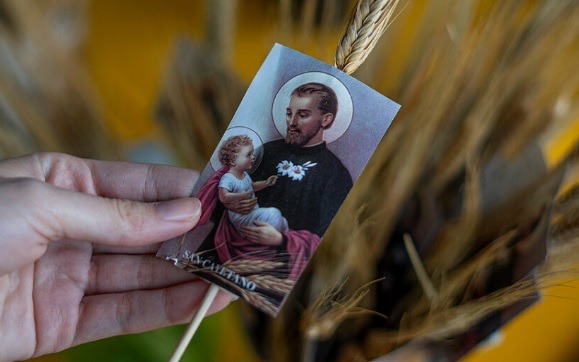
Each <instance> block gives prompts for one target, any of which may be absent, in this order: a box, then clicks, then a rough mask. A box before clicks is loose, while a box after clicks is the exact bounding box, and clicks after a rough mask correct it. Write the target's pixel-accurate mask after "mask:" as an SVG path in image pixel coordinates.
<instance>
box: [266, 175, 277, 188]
mask: <svg viewBox="0 0 579 362" xmlns="http://www.w3.org/2000/svg"><path fill="white" fill-rule="evenodd" d="M276 182H277V176H275V175H273V176H269V177H268V178H267V180H265V186H267V187H269V186H273V185H275V184H276Z"/></svg>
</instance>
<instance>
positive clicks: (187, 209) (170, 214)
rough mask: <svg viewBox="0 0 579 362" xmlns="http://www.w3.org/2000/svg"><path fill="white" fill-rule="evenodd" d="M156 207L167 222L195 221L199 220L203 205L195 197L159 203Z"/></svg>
mask: <svg viewBox="0 0 579 362" xmlns="http://www.w3.org/2000/svg"><path fill="white" fill-rule="evenodd" d="M155 207H156V208H157V211H158V212H159V214H160V215H161V217H162V218H163V219H165V220H167V221H189V220H194V219H198V218H199V215H200V213H201V203H200V202H199V200H198V199H196V198H194V197H189V198H184V199H176V200H171V201H164V202H158V203H156V204H155Z"/></svg>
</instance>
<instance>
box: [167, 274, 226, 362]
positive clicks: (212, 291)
mask: <svg viewBox="0 0 579 362" xmlns="http://www.w3.org/2000/svg"><path fill="white" fill-rule="evenodd" d="M218 291H219V287H218V286H217V285H216V284H211V287H209V289H208V290H207V294H205V297H203V301H202V302H201V306H199V309H197V312H195V314H194V315H193V319H191V323H189V327H187V330H186V331H185V333H184V334H183V337H181V340H180V341H179V344H178V345H177V347H176V348H175V350H174V351H173V354H172V355H171V358H170V359H169V362H178V361H179V360H181V357H182V356H183V353H185V350H186V349H187V346H188V345H189V342H190V341H191V339H192V338H193V335H194V334H195V332H196V331H197V328H199V325H200V324H201V321H202V320H203V318H204V317H205V314H207V311H208V310H209V307H210V306H211V304H212V303H213V300H214V299H215V296H216V295H217V292H218Z"/></svg>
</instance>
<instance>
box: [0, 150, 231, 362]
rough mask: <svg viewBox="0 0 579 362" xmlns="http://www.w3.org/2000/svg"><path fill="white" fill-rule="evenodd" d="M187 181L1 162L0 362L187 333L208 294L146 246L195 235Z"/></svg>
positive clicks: (74, 163)
mask: <svg viewBox="0 0 579 362" xmlns="http://www.w3.org/2000/svg"><path fill="white" fill-rule="evenodd" d="M196 179H197V174H196V173H194V172H192V171H189V170H183V169H178V168H174V167H169V166H158V165H155V166H153V165H144V164H131V163H120V162H102V161H93V160H82V159H79V158H75V157H71V156H67V155H63V154H36V155H30V156H26V157H22V158H18V159H12V160H4V161H0V205H2V207H1V208H0V250H1V252H0V361H14V360H23V359H29V358H31V357H34V356H38V355H42V354H46V353H52V352H57V351H60V350H63V349H66V348H68V347H71V346H74V345H77V344H80V343H84V342H88V341H91V340H95V339H100V338H106V337H110V336H113V335H117V334H124V333H137V332H142V331H145V330H150V329H154V328H159V327H162V326H166V325H169V324H175V323H184V322H186V321H188V320H189V319H190V318H191V315H192V314H193V312H194V310H195V308H196V307H197V306H198V305H199V302H200V300H201V299H202V298H203V295H204V294H205V291H206V290H207V288H208V284H207V283H206V282H203V281H201V280H200V279H197V278H195V277H194V276H192V275H190V274H189V273H186V272H183V271H181V270H179V269H177V268H174V267H173V266H171V265H170V264H169V263H167V262H165V261H163V260H159V259H157V258H156V257H155V254H154V253H155V252H156V250H157V249H158V247H159V244H154V243H157V242H160V241H163V240H166V239H169V238H172V237H175V236H177V235H180V234H183V233H184V232H186V231H187V230H189V229H191V228H192V227H193V226H194V225H195V224H196V223H197V220H198V219H199V212H200V203H199V201H197V200H195V199H192V198H188V197H186V196H187V195H189V193H190V192H191V185H193V184H194V182H195V180H196ZM228 300H229V297H227V296H226V295H221V294H220V295H219V296H218V300H217V301H216V303H215V304H214V305H213V307H212V310H213V311H215V310H217V309H219V308H222V307H223V306H224V305H225V304H226V303H227V302H228Z"/></svg>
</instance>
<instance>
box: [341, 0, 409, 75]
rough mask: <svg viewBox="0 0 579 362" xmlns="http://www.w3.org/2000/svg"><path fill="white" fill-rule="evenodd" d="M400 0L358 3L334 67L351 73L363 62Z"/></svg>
mask: <svg viewBox="0 0 579 362" xmlns="http://www.w3.org/2000/svg"><path fill="white" fill-rule="evenodd" d="M398 1H399V0H360V1H358V4H357V5H356V8H355V10H354V12H353V13H352V15H351V17H350V21H349V24H348V27H347V28H346V31H345V33H344V35H343V36H342V39H341V40H340V42H339V45H338V48H337V49H336V54H335V66H336V67H337V68H338V69H340V70H342V71H343V72H345V73H347V74H352V73H354V72H355V71H356V69H358V67H359V66H360V65H361V64H362V63H363V62H364V60H366V58H367V57H368V55H369V54H370V52H371V51H372V49H374V46H375V45H376V43H377V42H378V39H380V36H381V35H382V34H383V33H384V31H385V30H386V28H387V27H388V24H389V21H390V18H391V17H392V14H393V13H394V9H396V5H398Z"/></svg>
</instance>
